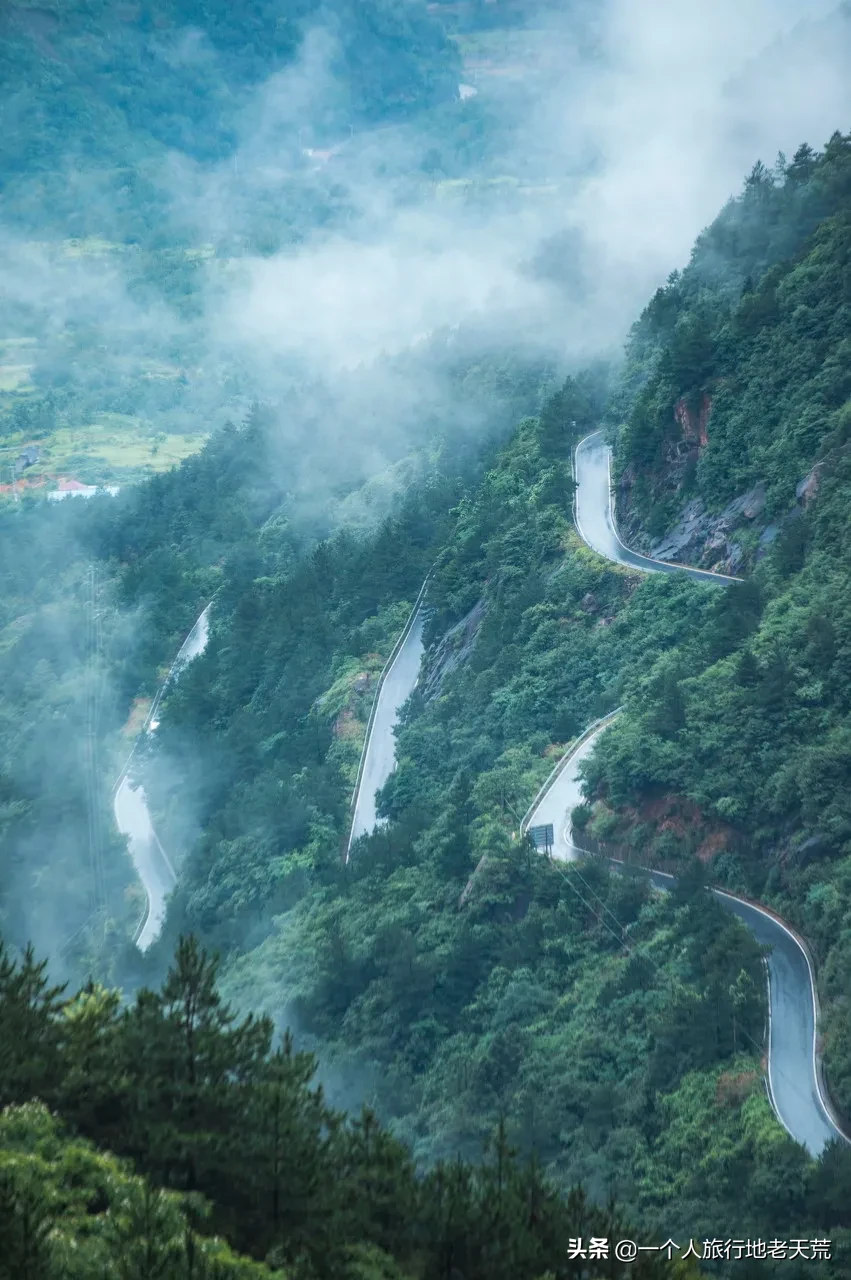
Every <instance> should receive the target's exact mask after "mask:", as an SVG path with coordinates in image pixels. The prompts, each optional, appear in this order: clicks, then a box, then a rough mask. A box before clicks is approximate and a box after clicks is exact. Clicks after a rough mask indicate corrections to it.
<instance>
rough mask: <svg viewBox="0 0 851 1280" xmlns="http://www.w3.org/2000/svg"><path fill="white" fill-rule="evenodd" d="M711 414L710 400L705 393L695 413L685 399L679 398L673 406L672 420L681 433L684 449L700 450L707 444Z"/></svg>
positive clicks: (684, 397) (683, 397)
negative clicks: (695, 448)
mask: <svg viewBox="0 0 851 1280" xmlns="http://www.w3.org/2000/svg"><path fill="white" fill-rule="evenodd" d="M711 414H712V399H711V397H710V396H709V395H707V393H706V392H705V391H704V393H703V395H702V396H701V397H700V405H699V407H698V410H697V412H696V413H695V411H694V409H693V408H692V407H691V405H690V404H689V401H688V399H687V397H686V396H680V398H679V400H678V401H677V403H676V404H675V405H674V419H675V421H676V422H677V423H679V426H680V429H681V431H682V433H683V438H682V442H681V443H682V444H684V445H685V446H686V448H690V447H697V448H699V449H702V448H703V446H704V445H707V444H709V418H710V416H711ZM680 451H681V450H680Z"/></svg>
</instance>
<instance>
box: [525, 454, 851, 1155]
mask: <svg viewBox="0 0 851 1280" xmlns="http://www.w3.org/2000/svg"><path fill="white" fill-rule="evenodd" d="M609 472H610V451H609V449H608V447H607V446H606V445H605V442H604V441H603V438H602V435H601V433H599V432H595V433H594V434H593V435H591V436H588V437H586V439H585V440H583V441H582V442H581V443H580V445H579V446H578V447H577V449H576V456H575V478H576V483H577V490H576V504H575V520H576V526H577V530H578V531H579V534H580V536H581V537H582V538H583V539H584V540H585V541H586V542H587V543H588V545H589V546H591V547H592V548H593V549H594V550H596V551H599V552H600V554H601V555H605V556H606V557H607V558H608V559H610V560H613V561H614V562H615V563H617V564H626V565H628V566H629V567H633V568H639V569H641V570H643V571H644V572H659V571H661V572H670V571H672V570H674V569H675V568H678V566H671V565H667V564H657V563H656V562H654V561H652V560H650V559H648V558H647V557H645V556H640V555H637V554H635V553H633V552H631V551H630V550H629V548H627V547H625V546H624V544H623V543H622V542H621V541H620V539H619V538H618V536H617V532H616V529H615V524H614V519H613V516H612V509H611V485H610V483H609ZM684 571H685V572H690V573H691V574H692V576H696V577H702V578H707V579H715V580H716V581H718V580H719V579H720V581H721V582H722V583H724V582H733V581H736V579H731V578H724V577H721V575H713V574H710V573H705V572H702V571H700V570H689V569H688V568H685V567H684ZM613 718H614V717H613V716H612V717H609V719H608V720H607V721H605V722H604V723H603V724H602V725H601V726H600V727H599V728H597V729H596V730H595V731H594V732H593V733H592V734H591V735H590V736H588V735H585V736H583V737H582V738H581V739H580V740H579V742H578V743H577V744H576V746H575V747H574V748H573V749H572V750H571V752H570V753H569V754H568V756H567V757H565V760H564V762H563V765H562V767H561V768H560V769H559V770H557V771H555V772H554V775H551V780H548V782H547V783H546V784H545V786H544V788H543V789H542V790H543V794H541V796H540V798H539V799H538V800H537V802H536V803H535V804H533V806H532V808H531V809H530V811H529V814H528V816H527V818H526V819H525V820H524V829H525V828H528V827H529V826H531V825H538V824H541V823H544V822H552V823H553V825H554V828H555V836H556V842H555V848H554V852H555V856H556V857H559V858H562V859H564V860H566V861H571V860H573V859H575V858H576V857H578V856H579V855H580V854H581V853H582V852H583V851H582V849H581V848H579V847H578V846H577V845H575V844H574V843H573V839H572V831H571V825H570V814H571V810H572V808H573V807H574V806H575V805H576V804H577V803H579V801H580V799H581V778H580V776H579V770H580V765H581V763H582V761H583V760H584V759H586V758H587V756H588V755H590V753H591V751H592V750H593V748H594V744H595V743H596V741H597V739H598V738H599V736H600V734H602V733H603V732H604V731H605V729H606V728H608V726H609V724H610V723H611V721H612V719H613ZM651 874H652V878H653V881H654V884H655V885H656V886H657V887H658V888H666V887H668V885H669V884H670V883H672V882H673V877H672V876H668V875H666V874H664V873H662V872H652V873H651ZM666 882H667V884H666ZM714 892H715V893H716V895H717V897H718V898H719V900H720V901H721V902H722V903H723V904H724V906H725V907H727V908H728V910H730V911H732V912H733V913H734V914H735V915H737V916H738V917H739V918H740V919H741V920H742V921H743V923H744V924H746V925H747V927H748V928H749V929H750V931H751V933H753V935H754V937H755V938H756V940H757V941H758V942H759V943H761V944H762V945H763V946H770V947H771V953H770V955H769V957H768V960H767V970H768V987H769V1014H770V1029H769V1045H768V1086H769V1094H770V1096H771V1101H772V1106H773V1107H774V1110H775V1112H776V1114H777V1116H778V1119H779V1120H780V1122H781V1123H782V1124H783V1126H784V1127H785V1128H786V1129H787V1131H788V1132H789V1133H790V1134H791V1135H792V1137H793V1138H795V1139H796V1141H798V1142H800V1143H801V1144H802V1145H803V1146H805V1147H806V1148H807V1150H808V1151H809V1152H810V1153H811V1154H812V1155H818V1154H819V1153H820V1152H821V1150H822V1149H823V1148H824V1146H825V1145H826V1143H827V1142H829V1141H830V1140H831V1139H834V1138H840V1139H844V1137H845V1135H844V1134H843V1133H842V1131H841V1129H840V1128H839V1127H838V1125H837V1123H836V1122H835V1121H834V1119H833V1118H832V1116H831V1111H830V1104H829V1102H828V1100H827V1099H826V1098H825V1096H824V1095H823V1091H822V1083H821V1078H820V1077H821V1071H820V1066H819V1060H818V1038H817V1025H816V1009H817V995H816V990H815V982H814V975H813V970H812V965H811V962H810V960H809V956H808V954H807V951H806V947H805V944H804V943H803V940H802V939H800V938H799V937H798V935H797V934H796V933H795V932H794V930H792V929H791V927H790V926H789V925H788V924H786V923H785V922H783V921H781V920H780V919H779V918H778V917H777V916H775V915H774V914H772V913H770V912H768V911H767V910H766V909H765V908H763V907H761V906H760V905H759V904H757V903H752V902H747V901H745V900H743V899H741V898H738V897H736V896H735V895H733V894H730V893H728V892H725V891H721V890H714Z"/></svg>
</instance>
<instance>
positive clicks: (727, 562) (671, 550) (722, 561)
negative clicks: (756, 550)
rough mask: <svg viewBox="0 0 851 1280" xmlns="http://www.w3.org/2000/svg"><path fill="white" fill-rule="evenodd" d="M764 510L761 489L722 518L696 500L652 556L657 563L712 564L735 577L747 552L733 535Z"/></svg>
mask: <svg viewBox="0 0 851 1280" xmlns="http://www.w3.org/2000/svg"><path fill="white" fill-rule="evenodd" d="M764 508H765V492H764V490H763V488H762V486H761V485H757V486H756V487H755V488H753V489H750V490H749V491H748V492H747V493H743V494H742V495H741V496H740V497H738V498H734V499H733V501H732V502H730V503H728V505H727V506H726V507H725V508H724V510H723V511H722V512H721V513H720V515H711V514H710V513H709V512H708V511H707V510H706V508H705V506H704V504H703V502H702V501H701V500H700V498H693V499H692V501H691V502H689V503H687V504H686V506H685V508H684V509H683V513H682V515H681V516H680V519H679V520H678V522H677V523H676V525H674V527H673V529H671V530H669V532H668V533H666V534H665V537H664V538H661V539H660V540H659V541H658V542H656V543H652V544H651V546H650V555H651V556H653V558H654V559H655V560H668V561H677V562H685V563H692V564H694V563H697V562H698V561H707V560H708V561H711V563H712V567H713V568H718V569H719V570H720V571H721V572H727V573H735V572H736V570H737V569H739V568H740V567H741V565H742V564H743V562H744V551H743V550H742V547H741V545H740V544H739V543H738V542H736V541H734V540H733V539H732V537H731V534H732V533H733V531H734V530H735V529H736V528H738V527H740V526H741V525H742V524H743V523H744V522H745V521H751V520H755V519H756V518H757V516H758V515H760V514H761V512H762V511H763V509H764Z"/></svg>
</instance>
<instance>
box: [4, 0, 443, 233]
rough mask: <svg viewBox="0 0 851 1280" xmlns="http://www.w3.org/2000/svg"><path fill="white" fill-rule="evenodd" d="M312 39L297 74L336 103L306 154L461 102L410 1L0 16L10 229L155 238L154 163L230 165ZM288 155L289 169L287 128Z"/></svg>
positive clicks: (20, 11) (434, 30)
mask: <svg viewBox="0 0 851 1280" xmlns="http://www.w3.org/2000/svg"><path fill="white" fill-rule="evenodd" d="M314 30H316V31H321V32H323V33H324V40H325V42H326V43H324V44H323V47H322V50H321V56H320V57H319V58H318V59H316V60H314V62H315V65H314V66H313V67H312V68H311V67H309V68H308V69H307V71H306V73H307V74H312V75H314V76H316V77H322V78H326V79H327V81H328V87H329V88H330V87H331V83H332V80H333V84H334V88H333V91H332V92H330V93H328V94H327V97H326V102H325V106H324V111H323V113H322V114H321V115H317V114H316V112H315V111H313V112H311V117H310V118H309V121H307V122H306V121H302V122H301V123H302V124H305V123H308V124H309V130H310V132H309V135H308V138H307V139H306V143H309V142H310V141H311V140H312V141H314V143H315V144H316V145H322V144H323V143H324V144H325V145H327V144H328V141H329V139H330V140H336V138H337V136H338V135H339V134H340V132H341V131H342V130H345V131H348V129H349V127H350V126H362V125H364V124H368V123H374V122H375V121H376V120H386V119H392V118H394V116H396V117H397V116H399V115H400V114H402V115H404V114H410V113H411V112H412V111H415V110H417V109H421V108H422V107H426V106H430V105H433V104H435V103H439V102H442V101H446V100H450V99H452V98H453V97H454V96H455V94H456V93H457V84H458V70H459V60H458V55H457V53H456V51H455V50H454V48H453V46H452V45H451V43H450V42H449V41H448V40H447V37H446V36H445V34H444V33H443V31H442V29H441V27H440V25H439V24H438V23H437V22H436V21H435V20H434V19H433V18H432V17H430V16H429V14H428V13H427V10H426V6H425V4H420V3H419V2H418V0H405V3H404V4H401V5H398V4H397V5H390V4H387V3H385V2H384V0H365V2H364V0H361V2H360V3H357V4H354V3H350V2H349V0H334V2H332V3H331V4H323V5H320V4H318V3H315V0H299V2H298V3H293V4H289V5H287V7H286V11H285V12H284V11H283V10H282V9H281V6H280V5H278V4H275V3H269V2H266V3H256V4H250V5H248V4H236V5H234V4H229V3H225V0H213V3H210V2H209V0H206V2H205V3H199V2H198V0H142V2H141V3H128V4H118V5H116V4H113V3H111V0H84V2H82V3H74V4H73V5H72V4H66V3H56V2H54V0H44V2H43V3H42V2H41V0H40V3H39V4H37V5H35V4H30V3H28V2H27V0H12V2H11V3H8V4H5V5H4V6H3V11H2V14H0V82H2V84H3V91H4V120H5V128H4V130H3V136H2V141H0V170H2V171H3V173H4V175H5V176H6V178H7V181H8V183H9V185H8V186H7V187H6V191H5V193H4V194H5V205H6V210H7V216H8V215H9V214H11V215H12V217H13V219H14V221H15V222H16V223H17V224H18V225H19V226H22V227H25V228H26V230H27V231H29V232H31V231H32V229H33V227H34V226H39V225H40V226H43V227H46V228H50V229H53V230H54V231H55V230H56V229H58V228H59V227H62V228H63V229H64V234H66V235H67V234H68V229H69V219H70V231H71V234H75V235H87V234H88V235H91V234H95V235H101V236H102V235H103V234H104V231H105V230H106V229H107V227H106V225H105V224H108V223H109V222H112V223H113V226H115V225H116V218H117V217H120V216H121V215H122V214H123V215H124V218H125V220H126V222H125V231H129V230H134V231H136V234H137V235H138V233H139V229H140V228H143V227H145V226H146V225H147V234H148V235H150V234H151V232H155V230H156V229H155V227H154V226H153V225H152V221H151V215H154V218H155V217H156V215H157V214H159V215H160V216H161V215H163V214H164V213H165V212H166V201H165V194H166V193H165V190H164V181H165V175H164V174H162V173H161V172H159V170H158V166H157V164H156V162H157V161H158V160H160V159H161V158H162V157H163V156H164V154H165V152H166V151H167V150H172V151H176V152H178V153H181V154H183V155H185V156H186V157H189V158H191V159H193V160H197V161H202V162H203V161H212V160H221V159H223V158H225V157H227V156H229V155H230V154H231V153H232V152H233V150H234V149H235V148H236V147H237V146H238V144H239V141H240V139H241V137H243V136H244V133H245V130H246V128H247V127H249V126H250V122H251V112H252V109H253V110H255V112H256V101H255V100H256V95H257V94H258V92H259V91H260V89H261V87H262V86H263V84H264V82H266V81H267V80H268V78H269V77H270V76H275V75H280V74H281V73H283V72H285V71H286V69H287V68H290V67H292V66H293V65H294V64H295V63H296V62H297V60H298V59H299V57H300V56H302V54H303V52H304V40H305V37H306V36H309V35H310V33H311V32H312V31H314ZM316 89H317V90H318V89H319V86H318V85H317V86H316ZM291 123H293V124H295V122H294V121H293V122H291ZM282 142H283V143H284V145H285V147H286V151H287V152H288V153H289V157H288V158H289V159H290V161H291V162H293V161H294V160H295V157H297V156H298V155H299V151H298V148H299V146H300V145H302V144H300V143H299V139H298V133H297V131H296V129H294V128H293V129H289V130H287V131H286V132H285V135H284V137H283V138H282ZM146 162H147V167H146ZM152 162H153V163H152ZM83 194H86V195H88V196H89V198H91V197H92V195H94V196H95V197H96V199H95V201H94V202H93V204H94V207H92V208H88V209H87V208H85V207H82V206H81V204H80V196H81V195H83ZM146 209H147V214H148V217H147V218H146V217H145V213H146Z"/></svg>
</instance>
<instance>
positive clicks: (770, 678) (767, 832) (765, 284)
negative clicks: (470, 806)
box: [589, 134, 851, 1114]
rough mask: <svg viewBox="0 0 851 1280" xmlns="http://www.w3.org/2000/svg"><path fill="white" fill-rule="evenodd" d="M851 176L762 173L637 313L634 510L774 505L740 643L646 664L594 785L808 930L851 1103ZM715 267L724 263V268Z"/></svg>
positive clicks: (646, 842) (843, 162)
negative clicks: (700, 501) (686, 408)
mask: <svg viewBox="0 0 851 1280" xmlns="http://www.w3.org/2000/svg"><path fill="white" fill-rule="evenodd" d="M849 179H851V138H849V137H847V136H843V135H840V134H836V135H835V136H834V137H833V138H832V139H831V140H830V142H829V143H828V145H827V147H826V148H825V150H824V152H823V153H821V154H816V153H814V152H812V151H810V150H809V149H807V148H802V149H801V150H800V151H799V152H798V153H797V156H796V158H795V160H794V161H793V162H792V164H791V165H790V166H789V167H788V168H786V169H784V170H783V171H782V172H779V173H778V174H776V175H774V176H773V177H772V176H771V175H769V174H767V173H766V172H765V171H763V170H757V171H756V172H755V173H754V174H752V175H751V177H750V179H749V180H748V183H747V186H746V189H745V193H744V196H743V198H742V199H741V200H740V201H739V202H738V203H737V204H735V205H732V206H731V207H730V208H729V209H728V210H727V211H725V213H724V214H723V215H722V216H721V218H720V219H719V221H718V222H717V223H715V224H713V226H712V227H711V228H710V229H709V230H708V231H707V233H706V234H705V235H704V236H703V237H702V238H701V241H700V243H699V245H698V247H697V249H696V251H695V257H694V261H693V263H692V264H691V266H690V267H689V269H688V271H687V272H686V273H684V275H683V277H682V282H679V281H677V282H673V283H672V284H671V285H670V286H669V287H668V289H666V290H664V291H662V292H660V293H659V294H658V295H657V296H656V298H655V299H654V300H653V302H652V304H651V306H650V308H649V309H648V311H647V312H646V313H645V315H644V316H643V317H642V319H641V321H640V322H639V325H638V327H637V329H636V333H635V335H634V337H633V342H632V346H631V356H632V368H631V370H630V373H629V382H628V383H627V386H626V390H625V393H624V394H625V397H626V405H627V412H626V415H625V418H624V425H623V429H622V433H621V434H620V436H619V437H618V441H619V444H618V456H619V459H620V464H619V469H620V473H621V475H622V476H626V475H627V470H628V468H630V467H631V468H633V474H634V475H635V476H636V477H637V478H636V483H635V485H634V486H633V489H634V490H640V488H641V483H642V478H643V477H646V476H648V475H649V474H650V471H651V469H652V467H653V465H654V463H655V466H656V467H657V470H656V471H655V475H656V476H657V477H658V478H659V482H660V483H661V484H665V485H667V486H669V488H668V493H667V494H665V496H664V497H663V500H662V504H661V506H660V507H656V506H654V504H653V497H652V493H653V490H652V487H651V486H647V485H645V488H644V496H643V498H642V499H641V502H640V503H636V507H637V510H639V511H651V512H653V513H654V519H655V520H656V521H657V524H656V525H655V526H654V529H655V531H656V532H657V533H658V532H661V529H662V527H663V524H662V523H661V522H663V521H664V520H665V519H670V518H671V513H672V512H674V511H676V507H677V503H679V502H681V501H682V499H683V498H684V497H685V496H686V495H687V493H689V492H692V493H695V492H696V493H699V494H700V495H701V496H705V498H706V501H707V503H709V502H714V503H715V504H716V509H717V506H720V505H721V504H723V503H724V502H725V501H726V500H727V499H728V498H730V497H733V496H736V495H738V494H740V493H741V492H742V491H743V490H744V489H745V488H746V487H752V488H756V487H757V486H760V487H761V488H762V489H763V490H764V493H765V499H764V501H765V507H764V509H762V510H758V511H757V512H756V513H755V514H753V515H752V516H751V519H750V521H748V520H747V518H745V520H744V523H750V524H752V525H755V526H756V528H755V529H754V530H753V531H752V530H750V529H747V530H746V531H745V532H744V533H743V534H740V533H739V532H737V531H734V532H728V533H727V534H726V536H727V537H728V538H730V539H737V540H739V541H740V542H741V544H742V545H743V546H746V547H748V549H749V551H750V556H749V560H750V563H751V565H753V568H752V570H751V572H750V574H749V576H748V580H747V582H746V583H745V584H744V585H743V586H742V587H740V588H737V589H736V592H735V597H734V598H737V599H738V601H739V602H740V603H739V607H738V608H737V609H736V610H735V612H733V613H730V612H728V611H727V610H726V609H725V610H724V620H723V633H722V634H719V635H716V636H713V635H712V633H711V632H707V631H706V630H705V629H701V630H700V631H696V632H693V633H692V634H691V635H686V634H685V633H683V634H681V635H679V636H677V637H674V638H672V639H674V643H672V644H671V646H670V647H669V649H668V652H666V653H665V654H664V655H661V656H660V657H659V659H658V660H657V661H656V662H655V663H653V664H649V663H648V664H647V665H646V666H645V669H644V672H643V674H642V678H641V680H640V681H638V682H636V685H635V687H634V690H633V693H632V697H631V698H630V700H629V703H628V705H627V711H626V715H625V716H624V718H623V719H622V721H621V722H620V723H619V724H618V725H617V726H616V727H615V728H614V729H612V731H611V732H610V733H609V734H608V735H607V736H606V738H605V739H604V740H603V742H602V744H601V747H600V750H599V751H598V753H597V756H596V759H595V761H594V763H593V765H592V767H591V770H590V775H589V777H590V787H591V793H592V795H595V796H597V797H599V803H598V805H597V814H596V817H595V823H596V826H597V829H598V830H599V831H600V832H601V833H602V832H603V831H605V832H606V833H607V834H609V835H610V836H617V837H618V838H620V839H629V840H630V841H631V842H633V843H634V844H635V845H636V847H639V848H641V849H642V850H644V851H645V852H647V853H648V854H650V855H651V856H652V855H654V854H655V855H656V856H665V857H669V856H674V857H680V858H687V857H688V856H690V855H693V854H695V853H697V854H698V855H699V856H700V857H701V859H702V860H703V861H704V862H707V863H708V865H709V870H710V874H712V875H713V876H714V877H715V878H720V879H722V880H723V881H724V882H726V883H727V884H729V885H731V886H734V887H736V888H738V889H740V890H744V891H746V892H749V893H751V894H752V895H754V896H758V897H760V898H761V899H762V900H764V901H766V902H769V903H773V904H774V905H776V906H777V907H778V908H779V909H781V910H782V911H783V912H784V913H785V914H788V915H789V917H790V918H791V919H792V920H794V921H796V922H797V923H798V924H799V925H800V927H801V930H802V932H803V933H804V935H805V936H806V937H807V938H808V939H809V940H810V942H811V943H812V945H813V947H814V949H815V952H816V956H817V960H818V963H819V968H820V990H821V995H822V999H823V1001H824V1034H825V1040H824V1043H825V1054H826V1061H827V1071H828V1077H829V1080H830V1083H831V1087H832V1089H833V1092H834V1096H835V1098H836V1100H837V1102H838V1103H839V1105H840V1106H841V1107H842V1109H843V1111H844V1112H845V1113H846V1114H847V1113H849V1112H851V1019H849V1007H848V1002H847V994H848V984H849V976H851V969H849V963H851V960H849V956H850V955H851V953H849V949H848V942H847V938H848V925H849V919H851V917H849V914H848V912H849V899H848V883H849V880H848V877H849V867H851V862H849V854H851V844H849V839H851V813H849V808H848V801H847V795H848V788H847V778H848V771H849V768H851V746H849V744H851V737H849V732H851V722H849V704H848V697H847V683H848V661H849V650H848V637H849V634H851V614H849V606H848V575H849V562H848V546H849V530H848V510H849V500H848V499H849V488H848V485H849V476H851V471H849V445H848V434H849V433H848V428H849V423H851V417H849V400H848V396H849V390H851V386H850V385H849V380H848V335H849V288H851V276H849V217H851V186H849ZM759 209H762V210H763V211H764V213H763V215H762V216H760V215H759V214H758V212H757V211H758V210H759ZM727 244H729V245H730V246H731V252H730V255H729V256H730V260H731V261H730V268H729V270H728V269H726V268H725V266H724V263H725V261H726V259H725V256H724V252H723V249H724V246H725V245H727ZM707 261H712V262H714V263H716V264H717V263H718V262H719V261H720V263H721V267H720V268H718V267H716V270H715V273H714V277H713V276H708V275H707V272H706V269H705V263H706V262H707ZM702 264H703V265H702ZM743 275H746V276H747V278H746V279H744V281H742V282H741V283H740V280H741V277H742V276H743ZM663 316H665V317H666V318H665V320H664V321H663V319H662V317H663ZM652 335H655V336H652ZM698 335H702V337H700V338H699V340H698ZM692 343H694V345H693V346H692V345H690V344H692ZM698 349H699V350H700V352H701V353H702V354H701V357H700V359H701V360H702V361H704V363H699V362H695V363H691V364H689V365H688V369H687V371H686V370H684V368H683V364H682V361H683V352H684V351H686V350H690V351H693V352H697V351H698ZM642 380H643V382H644V385H643V386H642V387H641V388H640V389H638V390H636V389H635V388H636V385H637V384H638V383H639V382H640V381H642ZM681 396H685V397H687V398H688V397H692V398H693V403H694V402H697V401H699V400H700V399H701V398H706V399H709V398H711V399H712V411H711V415H710V416H709V419H708V425H707V434H708V443H707V444H706V445H704V446H702V447H697V446H696V451H697V459H696V466H692V467H691V479H689V474H688V472H686V473H685V474H684V475H683V476H682V480H681V485H680V487H679V489H678V491H675V492H672V490H673V486H674V482H675V477H676V475H677V472H676V469H675V468H666V467H665V465H664V460H665V456H666V454H665V450H666V446H667V445H669V444H670V442H671V441H672V440H673V439H674V437H675V434H676V431H677V428H676V424H675V423H674V421H673V411H672V406H673V404H674V402H675V401H677V399H678V397H681ZM623 403H624V401H621V404H623ZM650 406H652V412H653V414H655V415H656V416H655V417H652V418H651V417H650V416H649V414H650ZM642 450H643V451H644V452H642ZM802 481H803V483H801V482H802ZM689 484H691V485H692V486H693V487H692V489H691V490H689V489H688V487H687V486H688V485H689ZM757 492H759V490H757ZM669 495H670V496H669ZM757 505H758V504H757ZM760 529H762V530H763V532H762V534H761V536H760V534H759V530H760ZM769 548H771V551H770V554H766V552H767V551H768V549H769ZM754 561H756V563H755V564H754Z"/></svg>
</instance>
